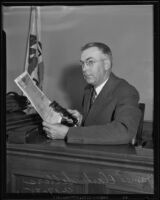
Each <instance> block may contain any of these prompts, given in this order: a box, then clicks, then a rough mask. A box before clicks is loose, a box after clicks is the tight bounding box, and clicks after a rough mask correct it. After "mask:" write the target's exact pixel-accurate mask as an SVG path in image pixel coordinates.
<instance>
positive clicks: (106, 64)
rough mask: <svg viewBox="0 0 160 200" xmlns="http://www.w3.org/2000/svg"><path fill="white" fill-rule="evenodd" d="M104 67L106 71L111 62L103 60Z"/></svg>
mask: <svg viewBox="0 0 160 200" xmlns="http://www.w3.org/2000/svg"><path fill="white" fill-rule="evenodd" d="M104 67H105V69H106V70H108V69H109V68H110V67H111V62H110V60H109V59H105V60H104Z"/></svg>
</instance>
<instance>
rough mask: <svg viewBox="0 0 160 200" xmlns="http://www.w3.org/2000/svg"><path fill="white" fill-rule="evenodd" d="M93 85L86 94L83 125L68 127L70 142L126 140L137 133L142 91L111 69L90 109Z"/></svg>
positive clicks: (90, 142)
mask: <svg viewBox="0 0 160 200" xmlns="http://www.w3.org/2000/svg"><path fill="white" fill-rule="evenodd" d="M90 96H91V85H88V86H87V87H86V88H85V94H84V98H83V104H82V106H83V126H81V127H72V128H69V131H68V134H67V142H68V143H83V144H127V143H129V142H131V140H132V138H134V137H135V135H136V133H137V129H138V125H139V121H140V117H141V111H140V109H139V108H138V101H139V94H138V92H137V90H136V89H135V88H134V87H133V86H131V85H130V84H129V83H128V82H127V81H125V80H124V79H120V78H118V77H117V76H115V75H114V74H113V73H111V75H110V78H109V80H108V81H107V83H106V84H105V86H104V87H103V89H102V90H101V92H100V94H99V95H98V97H97V98H96V100H95V102H94V104H93V105H92V107H91V109H90V110H89V105H90Z"/></svg>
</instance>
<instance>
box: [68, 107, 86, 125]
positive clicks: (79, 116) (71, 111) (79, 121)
mask: <svg viewBox="0 0 160 200" xmlns="http://www.w3.org/2000/svg"><path fill="white" fill-rule="evenodd" d="M67 111H68V112H69V113H71V114H72V115H73V116H74V117H76V118H77V119H78V125H79V126H80V125H81V123H82V119H83V116H82V114H81V113H80V112H79V111H78V110H72V109H67Z"/></svg>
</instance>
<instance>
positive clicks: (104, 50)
mask: <svg viewBox="0 0 160 200" xmlns="http://www.w3.org/2000/svg"><path fill="white" fill-rule="evenodd" d="M91 47H97V48H98V49H100V50H101V51H102V53H104V54H107V55H108V57H109V59H110V62H111V66H112V51H111V49H110V48H109V46H107V45H106V44H104V43H101V42H90V43H87V44H85V45H84V46H83V47H82V48H81V51H84V50H86V49H89V48H91Z"/></svg>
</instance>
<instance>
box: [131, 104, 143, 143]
mask: <svg viewBox="0 0 160 200" xmlns="http://www.w3.org/2000/svg"><path fill="white" fill-rule="evenodd" d="M138 106H139V109H140V110H141V112H142V116H141V119H140V122H139V126H138V130H137V134H136V137H135V138H133V140H132V144H133V145H134V146H139V145H141V144H142V132H143V120H144V112H145V104H144V103H139V104H138Z"/></svg>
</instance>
